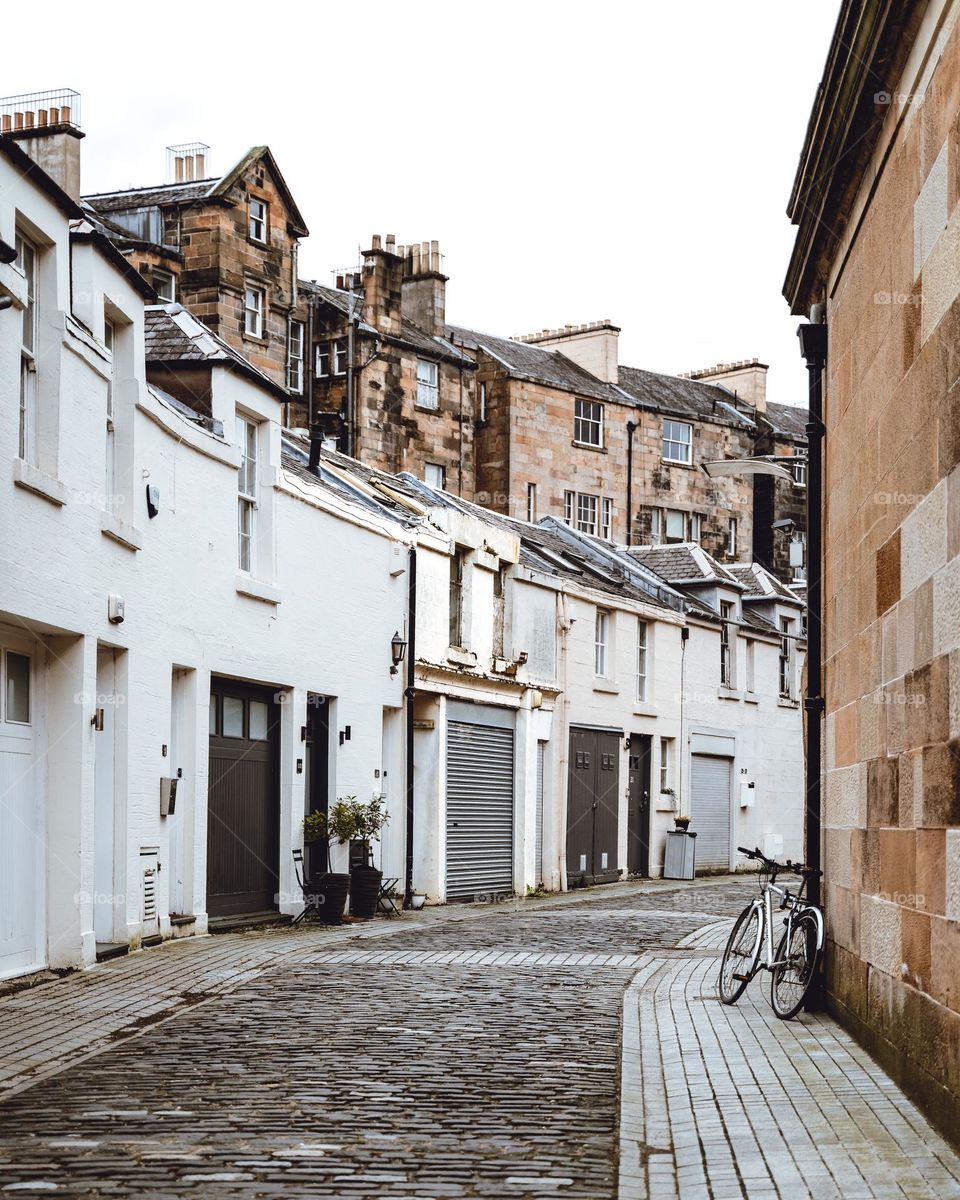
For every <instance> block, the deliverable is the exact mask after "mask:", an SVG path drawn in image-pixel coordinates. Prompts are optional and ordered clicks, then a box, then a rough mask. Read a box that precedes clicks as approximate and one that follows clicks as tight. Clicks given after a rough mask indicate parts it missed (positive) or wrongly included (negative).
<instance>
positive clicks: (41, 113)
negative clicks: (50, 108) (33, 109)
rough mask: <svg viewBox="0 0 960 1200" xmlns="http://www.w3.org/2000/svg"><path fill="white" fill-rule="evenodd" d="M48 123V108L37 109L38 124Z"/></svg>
mask: <svg viewBox="0 0 960 1200" xmlns="http://www.w3.org/2000/svg"><path fill="white" fill-rule="evenodd" d="M46 123H47V110H46V109H45V108H39V109H37V124H38V125H46Z"/></svg>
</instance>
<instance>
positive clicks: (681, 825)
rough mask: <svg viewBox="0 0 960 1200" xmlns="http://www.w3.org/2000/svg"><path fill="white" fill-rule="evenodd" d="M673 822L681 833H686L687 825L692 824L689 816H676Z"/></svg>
mask: <svg viewBox="0 0 960 1200" xmlns="http://www.w3.org/2000/svg"><path fill="white" fill-rule="evenodd" d="M673 824H674V826H675V827H676V828H677V829H678V830H679V831H680V832H681V833H686V832H687V827H688V826H689V824H690V818H689V817H674V819H673Z"/></svg>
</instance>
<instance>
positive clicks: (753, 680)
mask: <svg viewBox="0 0 960 1200" xmlns="http://www.w3.org/2000/svg"><path fill="white" fill-rule="evenodd" d="M746 648H747V678H746V685H747V691H748V692H755V691H756V690H757V644H756V642H754V641H748V642H747V647H746Z"/></svg>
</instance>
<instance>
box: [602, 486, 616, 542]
mask: <svg viewBox="0 0 960 1200" xmlns="http://www.w3.org/2000/svg"><path fill="white" fill-rule="evenodd" d="M600 536H601V537H602V538H604V539H605V540H606V541H608V542H609V541H610V539H611V538H612V537H613V501H612V500H609V499H607V497H606V496H605V497H604V498H603V499H602V500H601V501H600Z"/></svg>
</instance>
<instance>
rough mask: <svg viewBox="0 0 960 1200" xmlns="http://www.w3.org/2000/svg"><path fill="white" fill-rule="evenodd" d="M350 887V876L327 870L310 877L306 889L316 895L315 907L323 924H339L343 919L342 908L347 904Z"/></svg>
mask: <svg viewBox="0 0 960 1200" xmlns="http://www.w3.org/2000/svg"><path fill="white" fill-rule="evenodd" d="M349 889H350V876H349V875H338V874H337V873H336V872H334V871H327V872H326V874H324V875H318V876H317V877H316V879H311V880H310V882H309V884H308V885H307V891H308V892H310V893H311V894H313V895H315V896H316V897H317V907H318V908H319V910H320V920H321V921H322V922H323V924H324V925H339V924H340V922H341V920H342V919H343V910H344V909H345V908H346V906H347V892H348V891H349Z"/></svg>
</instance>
